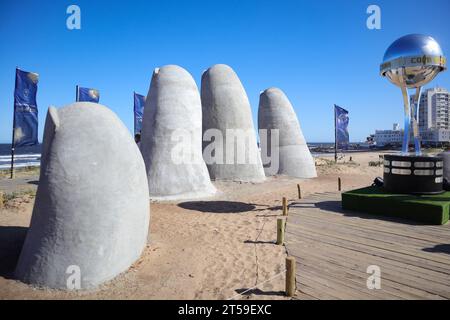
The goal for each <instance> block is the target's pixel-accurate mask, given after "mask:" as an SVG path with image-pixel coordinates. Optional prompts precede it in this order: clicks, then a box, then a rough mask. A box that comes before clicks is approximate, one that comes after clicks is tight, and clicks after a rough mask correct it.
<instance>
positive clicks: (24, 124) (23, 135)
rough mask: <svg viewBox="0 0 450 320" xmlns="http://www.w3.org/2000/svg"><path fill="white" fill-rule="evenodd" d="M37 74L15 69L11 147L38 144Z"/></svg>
mask: <svg viewBox="0 0 450 320" xmlns="http://www.w3.org/2000/svg"><path fill="white" fill-rule="evenodd" d="M38 81H39V75H38V74H37V73H33V72H26V71H22V70H20V69H16V87H15V89H14V124H13V126H14V128H13V129H14V133H13V137H14V139H13V147H25V146H34V145H36V144H38V108H37V103H36V93H37V84H38Z"/></svg>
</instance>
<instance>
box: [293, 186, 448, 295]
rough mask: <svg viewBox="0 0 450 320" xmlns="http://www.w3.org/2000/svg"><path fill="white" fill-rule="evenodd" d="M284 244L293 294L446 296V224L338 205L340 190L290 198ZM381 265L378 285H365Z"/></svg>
mask: <svg viewBox="0 0 450 320" xmlns="http://www.w3.org/2000/svg"><path fill="white" fill-rule="evenodd" d="M286 247H287V250H288V253H289V255H290V256H294V257H295V258H296V262H297V266H296V273H297V294H296V298H297V299H450V224H447V225H444V226H431V225H421V224H415V223H412V222H411V221H406V220H398V219H397V220H396V219H389V218H382V217H379V216H377V217H376V216H373V215H368V214H362V213H361V214H360V213H354V212H349V211H343V210H342V209H341V203H340V194H338V193H318V194H313V195H310V196H308V199H302V200H296V201H293V202H291V203H290V206H289V216H288V220H287V226H286ZM371 265H375V266H378V267H379V268H380V270H381V289H379V290H377V289H373V290H370V289H368V288H367V279H368V277H369V276H370V275H371V274H368V273H367V268H368V267H369V266H371Z"/></svg>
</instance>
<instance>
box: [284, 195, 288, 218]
mask: <svg viewBox="0 0 450 320" xmlns="http://www.w3.org/2000/svg"><path fill="white" fill-rule="evenodd" d="M287 215H288V206H287V199H286V197H283V216H287Z"/></svg>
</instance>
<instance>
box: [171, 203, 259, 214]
mask: <svg viewBox="0 0 450 320" xmlns="http://www.w3.org/2000/svg"><path fill="white" fill-rule="evenodd" d="M178 206H179V207H181V208H183V209H187V210H196V211H201V212H211V213H239V212H247V211H252V210H254V209H255V208H256V206H255V205H254V204H250V203H244V202H236V201H188V202H182V203H179V204H178Z"/></svg>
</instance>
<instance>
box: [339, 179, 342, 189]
mask: <svg viewBox="0 0 450 320" xmlns="http://www.w3.org/2000/svg"><path fill="white" fill-rule="evenodd" d="M341 190H342V182H341V177H339V178H338V191H341Z"/></svg>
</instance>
